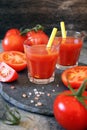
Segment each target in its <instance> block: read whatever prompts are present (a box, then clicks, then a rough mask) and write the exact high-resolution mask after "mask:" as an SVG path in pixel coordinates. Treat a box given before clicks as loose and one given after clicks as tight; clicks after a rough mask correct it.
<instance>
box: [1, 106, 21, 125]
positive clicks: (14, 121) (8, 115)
mask: <svg viewBox="0 0 87 130" xmlns="http://www.w3.org/2000/svg"><path fill="white" fill-rule="evenodd" d="M4 118H5V119H3V122H4V123H5V124H8V125H18V124H19V123H20V120H21V115H20V113H19V112H18V111H17V110H16V109H10V108H9V107H8V106H7V105H6V112H5V114H4Z"/></svg>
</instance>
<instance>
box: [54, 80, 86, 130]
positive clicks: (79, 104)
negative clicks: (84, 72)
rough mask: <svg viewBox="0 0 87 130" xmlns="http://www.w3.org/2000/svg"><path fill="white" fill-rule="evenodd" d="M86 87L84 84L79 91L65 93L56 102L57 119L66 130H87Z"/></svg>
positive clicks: (55, 114) (55, 113) (55, 112)
mask: <svg viewBox="0 0 87 130" xmlns="http://www.w3.org/2000/svg"><path fill="white" fill-rule="evenodd" d="M84 82H86V83H87V80H86V81H84ZM84 86H86V85H84V83H83V85H82V86H81V87H80V88H79V89H78V90H74V89H72V90H73V91H71V90H67V91H64V92H62V93H61V94H59V95H58V96H57V97H56V98H55V100H54V104H53V111H54V116H55V119H56V120H57V122H58V123H59V124H60V125H61V126H62V127H64V128H65V129H66V130H87V91H84ZM83 91H84V92H83Z"/></svg>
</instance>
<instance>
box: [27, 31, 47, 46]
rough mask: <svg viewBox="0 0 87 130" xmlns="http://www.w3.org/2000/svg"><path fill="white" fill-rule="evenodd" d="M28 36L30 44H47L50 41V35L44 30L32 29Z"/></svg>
mask: <svg viewBox="0 0 87 130" xmlns="http://www.w3.org/2000/svg"><path fill="white" fill-rule="evenodd" d="M27 37H28V41H29V43H28V44H29V45H33V44H47V42H48V36H47V34H46V33H45V32H43V31H42V30H38V31H30V32H28V33H27Z"/></svg>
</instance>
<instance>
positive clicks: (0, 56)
mask: <svg viewBox="0 0 87 130" xmlns="http://www.w3.org/2000/svg"><path fill="white" fill-rule="evenodd" d="M0 62H5V63H7V64H8V65H9V66H11V67H12V68H13V69H15V70H16V71H21V70H23V69H25V68H26V66H27V63H26V56H25V54H24V53H22V52H19V51H5V52H2V53H0Z"/></svg>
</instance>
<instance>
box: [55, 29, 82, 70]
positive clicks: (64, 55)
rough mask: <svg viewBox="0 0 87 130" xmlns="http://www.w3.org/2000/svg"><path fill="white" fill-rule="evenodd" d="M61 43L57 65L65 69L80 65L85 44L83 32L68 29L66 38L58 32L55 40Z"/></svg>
mask: <svg viewBox="0 0 87 130" xmlns="http://www.w3.org/2000/svg"><path fill="white" fill-rule="evenodd" d="M57 40H58V41H59V42H60V43H61V44H60V48H59V56H58V60H57V64H56V67H57V68H58V69H60V70H65V69H68V68H71V67H74V66H77V65H78V60H79V56H80V52H81V49H82V45H83V34H81V33H80V32H76V31H66V38H62V36H61V32H58V34H57V37H56V39H55V42H57Z"/></svg>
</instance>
